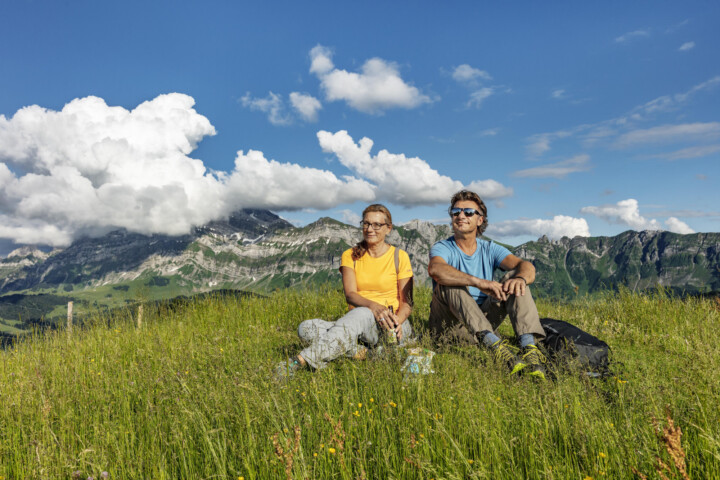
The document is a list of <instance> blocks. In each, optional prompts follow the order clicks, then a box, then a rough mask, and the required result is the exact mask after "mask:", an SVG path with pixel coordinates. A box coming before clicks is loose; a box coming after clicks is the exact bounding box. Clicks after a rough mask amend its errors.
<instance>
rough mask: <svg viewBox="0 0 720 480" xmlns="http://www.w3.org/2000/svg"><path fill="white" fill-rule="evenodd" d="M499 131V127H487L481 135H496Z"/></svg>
mask: <svg viewBox="0 0 720 480" xmlns="http://www.w3.org/2000/svg"><path fill="white" fill-rule="evenodd" d="M498 133H500V129H499V128H487V129H485V130H483V131H482V132H480V136H481V137H494V136H495V135H497V134H498Z"/></svg>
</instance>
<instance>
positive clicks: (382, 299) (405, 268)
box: [340, 246, 413, 312]
mask: <svg viewBox="0 0 720 480" xmlns="http://www.w3.org/2000/svg"><path fill="white" fill-rule="evenodd" d="M398 260H399V261H398V271H397V272H395V247H393V246H391V247H390V248H388V251H387V252H385V253H384V254H383V255H382V256H381V257H378V258H373V257H371V256H370V255H369V254H368V253H367V252H365V254H364V255H363V256H362V257H360V258H359V259H358V260H356V261H354V262H353V259H352V248H351V249H348V250H345V251H344V252H343V254H342V260H341V262H340V266H341V267H348V268H350V269H354V270H355V279H356V281H357V289H358V293H359V294H360V296H362V297H364V298H367V299H368V300H372V301H373V302H377V303H379V304H380V305H383V306H388V307H389V306H390V305H392V307H393V309H394V310H395V311H396V312H397V311H398V308H400V298H399V296H398V288H397V282H398V279H400V280H402V279H403V278H410V277H412V276H413V271H412V265H410V257H409V256H408V254H407V253H406V252H405V251H404V250H400V251H399V255H398ZM351 308H352V307H351Z"/></svg>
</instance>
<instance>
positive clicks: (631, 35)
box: [615, 30, 650, 43]
mask: <svg viewBox="0 0 720 480" xmlns="http://www.w3.org/2000/svg"><path fill="white" fill-rule="evenodd" d="M649 36H650V32H649V31H648V30H635V31H632V32H628V33H625V34H623V35H620V36H619V37H616V38H615V42H617V43H624V42H627V41H629V40H632V39H633V38H639V37H649Z"/></svg>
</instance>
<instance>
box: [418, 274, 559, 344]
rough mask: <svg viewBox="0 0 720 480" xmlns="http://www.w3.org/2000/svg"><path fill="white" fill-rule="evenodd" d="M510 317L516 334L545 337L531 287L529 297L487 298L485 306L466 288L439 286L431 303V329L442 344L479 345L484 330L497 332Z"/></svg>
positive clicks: (434, 291) (526, 290)
mask: <svg viewBox="0 0 720 480" xmlns="http://www.w3.org/2000/svg"><path fill="white" fill-rule="evenodd" d="M508 315H509V316H510V323H511V324H512V327H513V330H514V331H515V335H517V336H520V335H522V334H524V333H532V334H534V335H535V336H536V338H545V330H543V328H542V325H540V316H539V315H538V311H537V307H536V306H535V301H534V300H533V298H532V293H530V288H529V287H528V288H526V289H525V295H522V296H519V297H518V296H515V295H508V299H507V301H504V302H503V301H497V300H494V299H493V298H492V297H487V298H486V299H485V301H484V302H483V304H482V305H478V304H477V302H475V299H474V298H473V297H472V296H471V295H470V292H468V290H467V288H466V287H448V286H445V285H440V284H438V285H436V286H435V289H434V290H433V296H432V302H431V303H430V321H429V324H430V325H429V327H430V331H431V333H432V335H433V336H434V337H435V338H437V339H438V340H440V341H441V342H461V343H471V344H474V345H477V344H478V343H479V342H478V339H477V337H476V336H475V335H476V334H477V333H479V332H482V331H483V330H489V331H491V332H494V331H495V330H496V329H497V327H498V326H500V324H501V323H502V322H503V320H505V317H506V316H508Z"/></svg>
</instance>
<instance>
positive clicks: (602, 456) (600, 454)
mask: <svg viewBox="0 0 720 480" xmlns="http://www.w3.org/2000/svg"><path fill="white" fill-rule="evenodd" d="M598 457H600V458H607V455H605V454H604V453H603V452H600V453H598Z"/></svg>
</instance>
